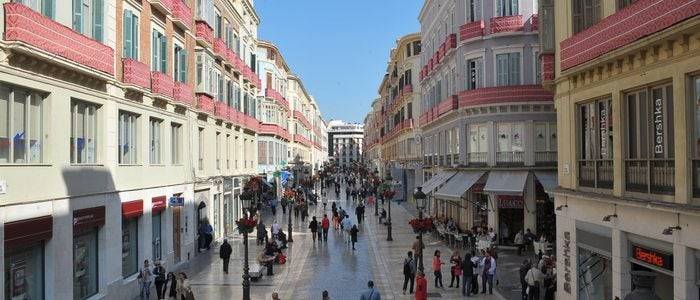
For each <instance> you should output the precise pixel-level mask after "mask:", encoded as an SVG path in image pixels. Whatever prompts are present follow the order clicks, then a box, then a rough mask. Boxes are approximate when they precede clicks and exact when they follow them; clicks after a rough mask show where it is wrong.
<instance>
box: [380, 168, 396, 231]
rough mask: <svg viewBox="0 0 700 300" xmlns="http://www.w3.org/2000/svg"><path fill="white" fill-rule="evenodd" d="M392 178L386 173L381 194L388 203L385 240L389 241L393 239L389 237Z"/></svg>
mask: <svg viewBox="0 0 700 300" xmlns="http://www.w3.org/2000/svg"><path fill="white" fill-rule="evenodd" d="M393 180H394V179H393V178H391V175H390V174H387V175H386V179H385V182H384V188H383V189H382V194H383V196H384V200H386V201H387V202H388V203H389V218H388V219H387V222H386V240H387V241H389V242H391V241H393V240H394V239H393V238H392V237H391V199H393V198H394V191H393V189H392V187H393V184H392V182H393Z"/></svg>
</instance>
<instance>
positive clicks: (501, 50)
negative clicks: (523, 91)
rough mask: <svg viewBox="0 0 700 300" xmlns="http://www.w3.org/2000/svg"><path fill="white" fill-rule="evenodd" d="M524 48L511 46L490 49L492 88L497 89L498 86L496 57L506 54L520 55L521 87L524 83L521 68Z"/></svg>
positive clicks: (523, 73) (521, 45)
mask: <svg viewBox="0 0 700 300" xmlns="http://www.w3.org/2000/svg"><path fill="white" fill-rule="evenodd" d="M524 48H525V45H523V44H519V45H512V46H505V47H497V48H492V51H491V52H492V56H491V59H492V62H493V69H492V71H493V73H492V74H493V86H494V87H497V86H499V85H498V62H497V61H496V57H497V56H498V55H499V54H507V53H520V84H519V85H523V84H524V82H525V72H524V68H523V62H524V60H525V59H524V56H523V53H524Z"/></svg>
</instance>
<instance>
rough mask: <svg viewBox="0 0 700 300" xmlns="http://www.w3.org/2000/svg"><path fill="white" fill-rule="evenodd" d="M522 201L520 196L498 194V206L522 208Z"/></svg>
mask: <svg viewBox="0 0 700 300" xmlns="http://www.w3.org/2000/svg"><path fill="white" fill-rule="evenodd" d="M523 202H524V201H523V197H522V196H507V195H505V196H504V195H501V196H498V208H515V209H522V208H523V207H524V205H523Z"/></svg>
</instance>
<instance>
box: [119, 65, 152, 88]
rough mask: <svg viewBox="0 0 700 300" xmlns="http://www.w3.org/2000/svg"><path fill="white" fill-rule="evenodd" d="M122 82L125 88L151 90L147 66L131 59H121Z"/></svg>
mask: <svg viewBox="0 0 700 300" xmlns="http://www.w3.org/2000/svg"><path fill="white" fill-rule="evenodd" d="M122 71H123V73H124V74H123V76H124V78H123V80H122V82H124V85H125V86H126V88H135V89H137V90H138V89H145V90H147V89H149V88H151V74H150V71H149V69H148V66H147V65H146V64H144V63H142V62H140V61H138V60H134V59H131V58H124V59H122Z"/></svg>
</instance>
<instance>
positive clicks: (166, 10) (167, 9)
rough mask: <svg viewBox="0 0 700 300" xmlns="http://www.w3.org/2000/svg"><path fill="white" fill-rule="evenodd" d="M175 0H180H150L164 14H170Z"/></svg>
mask: <svg viewBox="0 0 700 300" xmlns="http://www.w3.org/2000/svg"><path fill="white" fill-rule="evenodd" d="M175 1H179V0H149V1H148V2H150V3H151V6H152V7H153V8H155V9H156V10H158V11H160V12H162V13H163V14H166V15H169V14H170V13H171V12H172V11H173V7H174V5H175V4H174V3H173V2H175Z"/></svg>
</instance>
